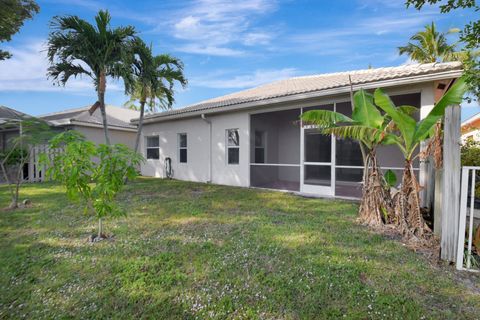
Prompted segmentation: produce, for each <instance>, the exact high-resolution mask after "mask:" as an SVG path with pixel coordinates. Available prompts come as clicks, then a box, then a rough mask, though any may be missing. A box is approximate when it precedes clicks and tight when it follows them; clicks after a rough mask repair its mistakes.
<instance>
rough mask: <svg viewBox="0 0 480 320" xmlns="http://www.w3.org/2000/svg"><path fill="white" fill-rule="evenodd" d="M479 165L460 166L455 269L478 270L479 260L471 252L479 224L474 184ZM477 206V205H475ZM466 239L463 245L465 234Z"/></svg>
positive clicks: (479, 268) (479, 267)
mask: <svg viewBox="0 0 480 320" xmlns="http://www.w3.org/2000/svg"><path fill="white" fill-rule="evenodd" d="M478 174H480V167H463V168H462V188H461V194H460V221H459V232H458V250H457V269H458V270H468V271H474V272H479V271H480V260H479V259H478V255H476V254H475V253H473V252H472V250H473V249H474V248H473V240H474V232H475V230H476V228H477V227H478V225H479V224H480V208H475V185H476V182H480V181H478V180H479V179H480V177H477V175H478ZM477 197H480V195H477ZM477 206H478V205H477ZM467 218H468V227H467ZM466 233H468V241H467V245H466V247H465V237H466V236H465V234H466Z"/></svg>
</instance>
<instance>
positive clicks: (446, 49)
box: [398, 22, 460, 63]
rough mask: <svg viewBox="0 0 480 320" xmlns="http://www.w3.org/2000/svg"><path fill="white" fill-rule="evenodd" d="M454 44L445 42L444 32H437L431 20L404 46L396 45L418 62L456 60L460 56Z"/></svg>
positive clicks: (401, 53) (400, 50)
mask: <svg viewBox="0 0 480 320" xmlns="http://www.w3.org/2000/svg"><path fill="white" fill-rule="evenodd" d="M455 46H456V45H455V44H452V45H449V44H448V43H447V38H446V36H445V34H444V33H442V32H438V31H437V29H436V27H435V23H433V22H432V23H431V24H430V25H426V26H425V29H424V30H423V31H419V32H417V33H415V34H414V35H413V36H412V37H411V38H410V42H409V43H408V44H407V45H406V46H402V47H398V52H399V53H400V55H403V54H406V55H408V56H409V57H410V59H412V60H413V61H416V62H420V63H431V62H447V61H457V60H459V59H460V57H459V55H458V54H457V53H456V52H455Z"/></svg>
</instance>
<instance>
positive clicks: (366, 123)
mask: <svg viewBox="0 0 480 320" xmlns="http://www.w3.org/2000/svg"><path fill="white" fill-rule="evenodd" d="M373 100H374V99H373V95H372V94H370V93H368V92H366V91H365V90H363V89H360V90H359V91H357V92H356V93H355V94H354V96H353V103H354V108H353V112H352V118H349V117H347V116H345V115H343V114H341V113H338V112H333V111H329V110H312V111H307V112H305V113H304V114H302V116H301V119H302V121H303V122H304V123H305V124H313V125H317V126H318V127H319V128H320V129H321V132H323V133H324V134H335V135H336V136H338V137H342V138H351V139H354V140H357V141H360V142H361V143H363V144H364V145H365V146H367V147H368V148H369V149H372V148H374V147H375V146H377V145H379V144H392V143H395V140H396V137H395V135H393V134H391V133H390V132H389V129H390V128H391V126H390V125H389V124H390V118H389V117H388V116H385V115H382V114H381V113H380V111H379V110H378V109H377V108H376V107H375V105H374V101H373Z"/></svg>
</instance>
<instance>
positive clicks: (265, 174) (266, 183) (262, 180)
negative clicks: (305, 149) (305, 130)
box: [250, 109, 301, 191]
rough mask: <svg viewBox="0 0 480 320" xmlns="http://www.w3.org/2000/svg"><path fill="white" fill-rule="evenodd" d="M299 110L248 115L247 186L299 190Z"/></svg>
mask: <svg viewBox="0 0 480 320" xmlns="http://www.w3.org/2000/svg"><path fill="white" fill-rule="evenodd" d="M300 112H301V110H300V109H293V110H286V111H277V112H268V113H261V114H254V115H251V118H250V121H251V123H250V128H251V137H252V141H251V142H250V146H251V149H250V184H251V186H253V187H260V188H271V189H280V190H291V191H300V123H299V121H298V120H299V117H300Z"/></svg>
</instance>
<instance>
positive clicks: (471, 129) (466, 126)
mask: <svg viewBox="0 0 480 320" xmlns="http://www.w3.org/2000/svg"><path fill="white" fill-rule="evenodd" d="M461 130H462V141H464V142H465V141H468V140H473V141H477V142H480V113H477V114H476V115H474V116H472V117H470V118H468V119H467V120H465V121H463V122H462V129H461Z"/></svg>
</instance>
